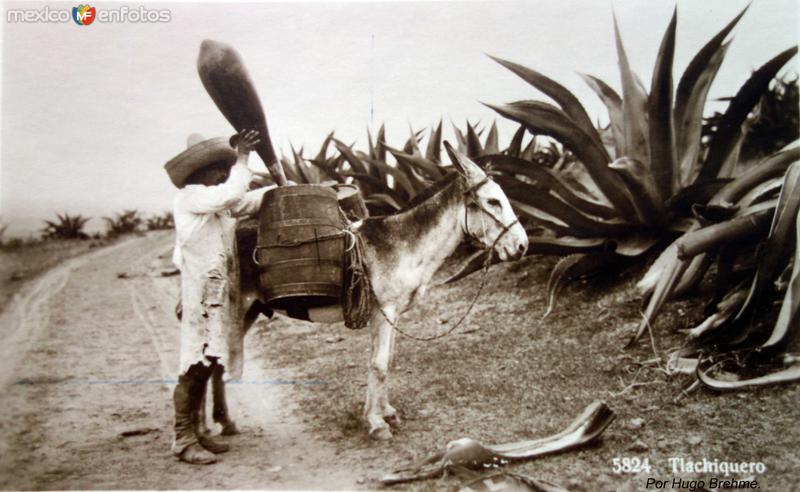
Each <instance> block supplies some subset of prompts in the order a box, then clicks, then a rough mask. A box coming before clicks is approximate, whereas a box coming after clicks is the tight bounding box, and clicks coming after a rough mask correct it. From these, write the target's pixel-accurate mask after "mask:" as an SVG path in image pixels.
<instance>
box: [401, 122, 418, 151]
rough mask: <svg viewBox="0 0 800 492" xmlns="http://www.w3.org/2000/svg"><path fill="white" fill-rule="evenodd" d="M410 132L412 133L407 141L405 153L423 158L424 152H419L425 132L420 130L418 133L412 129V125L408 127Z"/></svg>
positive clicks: (404, 148)
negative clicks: (420, 142)
mask: <svg viewBox="0 0 800 492" xmlns="http://www.w3.org/2000/svg"><path fill="white" fill-rule="evenodd" d="M408 130H409V132H411V136H409V137H408V140H406V143H405V145H404V146H403V152H405V153H406V154H410V155H413V156H414V157H422V152H420V150H419V145H418V144H419V141H420V139H421V138H422V132H423V130H419V131H417V132H415V131H414V129H413V128H411V124H410V123H409V125H408Z"/></svg>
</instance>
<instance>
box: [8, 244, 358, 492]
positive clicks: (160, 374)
mask: <svg viewBox="0 0 800 492" xmlns="http://www.w3.org/2000/svg"><path fill="white" fill-rule="evenodd" d="M170 246H171V235H170V234H169V233H158V234H150V235H148V236H144V237H136V238H132V239H129V240H126V241H123V242H121V243H118V244H116V245H114V246H111V247H107V248H104V249H102V250H98V251H94V252H92V253H90V254H87V255H83V256H81V257H78V258H74V259H72V260H69V261H67V262H65V263H63V264H62V265H60V266H59V267H57V268H55V269H53V270H51V271H49V272H47V273H46V274H44V275H43V276H41V277H39V278H38V279H37V280H36V281H34V282H32V283H30V284H28V285H26V286H25V288H24V289H23V290H22V291H21V292H19V293H18V294H17V296H16V298H15V299H14V301H12V302H11V303H10V304H9V305H8V307H7V309H6V310H5V312H4V313H3V315H2V318H0V336H2V340H3V343H2V345H0V360H2V362H1V363H0V364H2V368H3V370H2V376H0V390H1V392H0V408H2V409H3V411H2V414H1V415H0V488H2V489H96V488H100V489H141V488H143V489H201V488H215V489H248V488H259V489H273V488H277V489H321V488H326V489H330V488H334V489H336V488H338V489H341V488H359V483H360V482H363V478H362V477H363V473H362V470H358V469H354V467H353V466H348V467H347V469H345V470H342V469H341V468H342V467H337V466H336V450H334V449H332V448H331V445H330V443H325V442H323V441H319V440H315V439H314V438H313V436H312V435H311V434H310V433H309V432H308V431H307V430H306V428H305V426H304V424H303V422H302V421H301V420H300V419H299V418H298V417H297V416H296V414H295V411H294V410H295V408H294V406H293V403H292V402H291V398H289V395H288V391H289V390H288V387H289V385H290V384H292V383H294V384H314V382H313V381H291V380H290V378H288V377H287V376H286V375H281V374H278V373H275V372H271V371H270V370H269V368H268V361H266V360H265V358H264V356H263V353H261V352H260V351H259V349H258V347H257V346H254V345H255V344H253V343H252V340H253V337H254V336H255V335H257V333H254V332H255V331H257V330H258V328H256V330H252V332H251V333H250V334H248V338H247V340H246V342H245V343H246V347H247V348H246V352H247V358H246V362H245V373H244V377H243V382H242V384H238V385H229V404H230V406H231V411H232V413H233V415H234V420H236V421H237V423H238V425H239V427H240V429H241V430H242V434H241V435H239V436H234V437H233V438H230V440H229V442H230V443H231V445H232V450H231V451H230V452H229V453H227V454H224V455H220V457H221V462H219V463H217V464H215V465H212V466H206V467H193V466H189V465H184V464H180V463H178V462H177V461H175V459H174V458H173V457H172V455H171V454H170V452H169V445H170V442H171V430H170V429H171V424H172V414H171V395H172V389H173V387H174V380H175V378H176V370H177V364H178V352H177V350H178V329H177V322H176V321H175V318H174V314H173V307H174V302H175V299H176V296H177V278H176V277H162V276H161V275H160V272H161V271H162V270H164V269H165V268H168V267H169V252H170ZM159 256H160V257H159ZM120 273H124V275H123V276H122V278H120V277H119V274H120ZM257 326H258V325H257ZM262 326H263V325H262ZM262 329H263V328H262Z"/></svg>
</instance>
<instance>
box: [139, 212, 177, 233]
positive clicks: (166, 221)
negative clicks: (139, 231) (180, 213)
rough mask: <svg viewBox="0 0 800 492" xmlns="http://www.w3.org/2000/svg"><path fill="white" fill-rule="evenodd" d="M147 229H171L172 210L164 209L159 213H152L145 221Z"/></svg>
mask: <svg viewBox="0 0 800 492" xmlns="http://www.w3.org/2000/svg"><path fill="white" fill-rule="evenodd" d="M145 227H146V228H147V230H148V231H158V230H162V229H172V228H174V227H175V219H174V218H173V216H172V212H170V211H166V212H164V213H162V214H161V215H153V216H152V217H149V218H148V219H147V221H146V222H145Z"/></svg>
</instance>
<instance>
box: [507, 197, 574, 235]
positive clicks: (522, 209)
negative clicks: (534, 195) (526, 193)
mask: <svg viewBox="0 0 800 492" xmlns="http://www.w3.org/2000/svg"><path fill="white" fill-rule="evenodd" d="M509 202H511V206H512V207H513V208H514V212H515V213H516V214H517V216H518V217H519V218H520V219H521V220H527V221H529V222H531V223H533V224H535V225H538V226H541V227H544V228H546V229H549V230H551V231H553V232H554V233H555V234H556V235H557V236H571V235H572V234H573V232H574V231H573V229H571V228H570V227H569V226H568V225H566V224H564V223H563V222H561V221H560V220H558V219H556V218H555V217H553V216H552V215H549V214H547V213H546V212H543V211H541V210H538V209H536V208H534V207H531V206H530V205H527V204H525V203H523V202H520V201H517V200H514V199H513V198H511V197H509Z"/></svg>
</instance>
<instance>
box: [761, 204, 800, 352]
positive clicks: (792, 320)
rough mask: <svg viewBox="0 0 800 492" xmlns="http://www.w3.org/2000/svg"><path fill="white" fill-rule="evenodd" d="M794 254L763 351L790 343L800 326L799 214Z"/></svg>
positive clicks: (796, 224) (798, 215)
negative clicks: (789, 277)
mask: <svg viewBox="0 0 800 492" xmlns="http://www.w3.org/2000/svg"><path fill="white" fill-rule="evenodd" d="M794 232H795V253H794V260H793V264H792V276H791V280H790V281H789V286H788V288H787V289H786V294H785V295H784V296H783V303H782V304H781V310H780V311H779V312H778V319H777V320H776V321H775V326H774V327H773V329H772V333H771V334H770V337H769V338H768V339H767V341H766V342H764V344H763V345H762V347H763V348H764V349H774V348H782V347H784V346H785V345H786V344H788V343H789V342H790V341H791V337H792V336H793V335H795V334H796V331H797V329H798V328H797V327H798V326H800V212H798V213H797V218H796V220H795V231H794Z"/></svg>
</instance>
